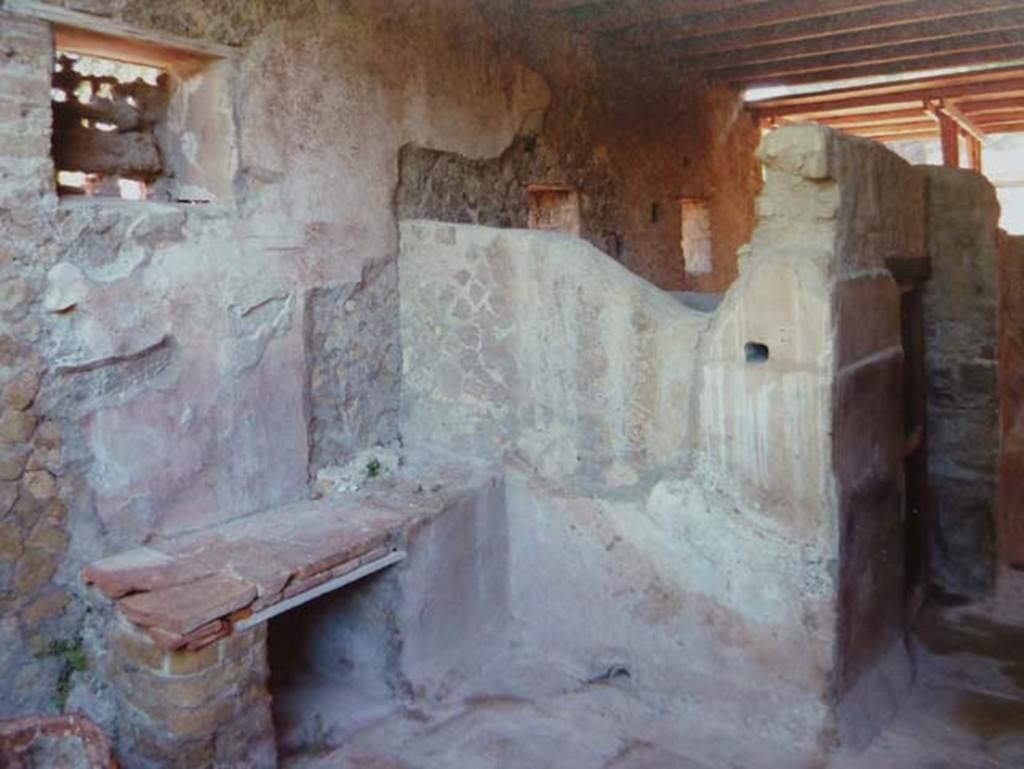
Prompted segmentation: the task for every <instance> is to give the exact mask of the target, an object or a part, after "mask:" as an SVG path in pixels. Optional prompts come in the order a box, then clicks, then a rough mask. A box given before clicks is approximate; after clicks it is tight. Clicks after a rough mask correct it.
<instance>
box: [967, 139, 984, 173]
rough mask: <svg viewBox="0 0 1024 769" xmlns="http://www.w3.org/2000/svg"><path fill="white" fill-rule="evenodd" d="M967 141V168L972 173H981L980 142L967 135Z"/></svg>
mask: <svg viewBox="0 0 1024 769" xmlns="http://www.w3.org/2000/svg"><path fill="white" fill-rule="evenodd" d="M965 138H966V139H967V167H968V168H970V169H971V170H972V171H977V172H978V173H979V174H980V173H981V141H979V140H978V138H977V137H976V136H971V135H970V134H968V135H967V136H966V137H965Z"/></svg>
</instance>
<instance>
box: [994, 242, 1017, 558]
mask: <svg viewBox="0 0 1024 769" xmlns="http://www.w3.org/2000/svg"><path fill="white" fill-rule="evenodd" d="M998 281H999V323H998V329H999V355H998V368H999V372H998V373H999V441H1000V459H999V482H998V488H999V497H998V510H997V512H998V516H997V520H998V531H997V534H998V538H999V550H1000V560H1001V562H1002V564H1004V565H1009V566H1011V567H1013V568H1015V569H1024V237H1019V236H1018V237H1010V236H1006V235H1004V236H1003V238H1002V241H1001V243H1000V248H999V274H998Z"/></svg>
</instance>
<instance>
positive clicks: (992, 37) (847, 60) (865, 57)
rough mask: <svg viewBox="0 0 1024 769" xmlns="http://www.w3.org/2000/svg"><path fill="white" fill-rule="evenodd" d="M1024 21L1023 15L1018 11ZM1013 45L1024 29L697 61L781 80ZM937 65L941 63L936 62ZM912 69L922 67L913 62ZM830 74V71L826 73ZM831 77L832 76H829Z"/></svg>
mask: <svg viewBox="0 0 1024 769" xmlns="http://www.w3.org/2000/svg"><path fill="white" fill-rule="evenodd" d="M1022 21H1024V15H1022ZM1013 46H1024V29H1021V28H1018V29H1007V30H998V31H995V32H985V33H982V34H978V35H960V36H956V37H948V38H945V39H941V40H925V41H919V42H916V43H906V44H904V45H896V46H893V45H882V46H879V47H872V48H862V49H859V50H854V51H842V52H839V53H828V54H820V55H815V56H801V57H797V58H792V59H785V60H783V61H773V62H765V63H762V64H749V65H743V66H729V67H722V68H718V69H714V68H706V67H704V66H703V65H700V64H699V63H698V66H700V68H701V69H703V70H705V74H707V75H708V76H709V77H713V78H715V79H719V80H728V81H731V82H753V81H760V80H768V79H773V78H777V79H779V80H785V79H786V78H787V77H788V76H790V75H804V74H810V73H815V72H828V73H834V72H836V71H838V70H841V69H844V68H846V67H854V68H856V67H860V66H871V65H875V66H882V65H886V64H890V63H891V64H895V65H897V66H903V65H904V63H907V62H909V63H910V64H911V65H914V64H921V63H923V62H926V61H937V60H940V59H941V57H945V56H952V55H956V54H963V55H967V54H971V53H974V52H982V51H989V50H1002V49H1006V48H1010V47H1013ZM938 66H944V65H942V64H939V65H938ZM912 68H913V69H926V67H925V66H913V67H912ZM829 78H831V74H830V75H829ZM832 79H834V78H832Z"/></svg>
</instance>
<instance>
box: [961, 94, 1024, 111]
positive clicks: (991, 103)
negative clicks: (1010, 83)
mask: <svg viewBox="0 0 1024 769" xmlns="http://www.w3.org/2000/svg"><path fill="white" fill-rule="evenodd" d="M955 103H956V106H957V108H958V109H960V110H961V111H963V112H964V114H966V115H973V114H974V113H976V112H1001V111H1004V110H1017V109H1024V96H1018V97H1016V98H1014V97H1006V98H993V99H969V100H968V99H956V100H955Z"/></svg>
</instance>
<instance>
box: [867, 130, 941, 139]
mask: <svg viewBox="0 0 1024 769" xmlns="http://www.w3.org/2000/svg"><path fill="white" fill-rule="evenodd" d="M938 138H939V133H938V130H937V129H936V130H933V131H921V132H920V133H916V134H910V133H908V134H892V135H891V136H872V137H871V140H872V141H876V142H919V141H935V140H937V139H938Z"/></svg>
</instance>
